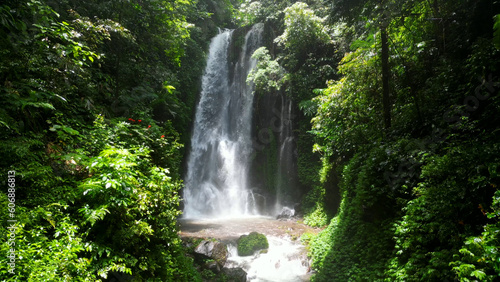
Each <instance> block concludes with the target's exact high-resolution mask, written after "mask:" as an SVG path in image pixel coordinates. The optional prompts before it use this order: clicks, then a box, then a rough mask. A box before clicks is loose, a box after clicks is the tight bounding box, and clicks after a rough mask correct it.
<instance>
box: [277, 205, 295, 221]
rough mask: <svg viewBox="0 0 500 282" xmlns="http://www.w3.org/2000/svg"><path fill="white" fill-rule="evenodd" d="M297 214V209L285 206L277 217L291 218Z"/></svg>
mask: <svg viewBox="0 0 500 282" xmlns="http://www.w3.org/2000/svg"><path fill="white" fill-rule="evenodd" d="M294 215H295V209H294V208H289V207H283V208H282V209H281V212H280V213H279V214H278V216H276V219H289V218H292V217H293V216H294Z"/></svg>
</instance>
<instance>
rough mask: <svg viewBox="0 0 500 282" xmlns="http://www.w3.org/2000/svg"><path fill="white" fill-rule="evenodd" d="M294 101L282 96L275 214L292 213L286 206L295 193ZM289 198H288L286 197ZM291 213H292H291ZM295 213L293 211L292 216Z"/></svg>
mask: <svg viewBox="0 0 500 282" xmlns="http://www.w3.org/2000/svg"><path fill="white" fill-rule="evenodd" d="M292 118H293V116H292V101H291V99H289V98H287V97H286V95H285V94H282V95H281V111H280V128H279V129H280V130H279V143H278V145H279V148H278V150H279V153H278V172H277V174H276V177H277V179H276V202H275V205H274V213H275V214H282V213H283V212H284V209H285V210H289V211H292V210H293V208H292V209H290V208H289V207H285V206H284V204H285V203H287V204H291V203H292V199H291V198H290V196H293V195H292V194H293V192H295V187H294V186H295V182H296V171H295V168H294V164H295V162H294V159H293V158H294V154H295V152H294V151H295V144H294V137H293V123H292ZM286 196H288V198H287V197H286ZM289 213H290V212H289ZM293 213H295V210H293V212H292V214H291V215H293Z"/></svg>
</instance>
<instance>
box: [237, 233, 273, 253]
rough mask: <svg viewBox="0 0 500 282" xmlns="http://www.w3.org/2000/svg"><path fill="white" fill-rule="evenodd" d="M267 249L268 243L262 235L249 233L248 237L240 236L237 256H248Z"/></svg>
mask: <svg viewBox="0 0 500 282" xmlns="http://www.w3.org/2000/svg"><path fill="white" fill-rule="evenodd" d="M267 248H269V243H268V242H267V238H266V236H265V235H264V234H260V233H257V232H251V233H250V234H248V235H242V236H241V237H240V238H239V239H238V255H239V256H250V255H252V254H253V253H254V252H255V251H257V250H262V249H267Z"/></svg>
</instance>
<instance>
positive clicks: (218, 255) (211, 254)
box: [194, 240, 229, 269]
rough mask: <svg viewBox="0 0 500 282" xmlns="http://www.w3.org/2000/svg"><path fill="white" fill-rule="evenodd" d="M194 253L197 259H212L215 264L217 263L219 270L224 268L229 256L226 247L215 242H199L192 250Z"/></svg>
mask: <svg viewBox="0 0 500 282" xmlns="http://www.w3.org/2000/svg"><path fill="white" fill-rule="evenodd" d="M194 253H195V255H196V256H197V257H198V258H201V259H202V260H206V259H213V260H214V261H215V262H217V265H218V266H219V269H221V268H222V267H224V265H225V264H226V260H227V257H228V255H229V253H228V251H227V245H226V244H224V243H222V242H220V241H216V240H203V241H201V242H200V243H199V244H198V245H197V246H196V248H194Z"/></svg>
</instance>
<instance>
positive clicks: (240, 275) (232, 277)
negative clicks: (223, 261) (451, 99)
mask: <svg viewBox="0 0 500 282" xmlns="http://www.w3.org/2000/svg"><path fill="white" fill-rule="evenodd" d="M222 273H223V274H224V275H225V276H226V277H225V278H226V279H227V281H234V282H246V281H247V273H246V271H245V270H243V268H241V267H236V268H223V269H222Z"/></svg>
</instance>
